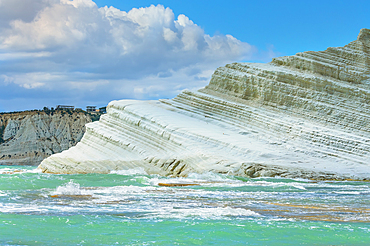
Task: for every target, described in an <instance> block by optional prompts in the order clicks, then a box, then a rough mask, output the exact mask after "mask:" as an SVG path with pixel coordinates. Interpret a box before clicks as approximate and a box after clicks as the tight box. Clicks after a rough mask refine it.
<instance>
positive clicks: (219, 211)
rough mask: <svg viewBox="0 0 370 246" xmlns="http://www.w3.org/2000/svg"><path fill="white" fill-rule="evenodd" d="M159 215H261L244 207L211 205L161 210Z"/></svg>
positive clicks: (200, 216) (186, 216) (220, 216)
mask: <svg viewBox="0 0 370 246" xmlns="http://www.w3.org/2000/svg"><path fill="white" fill-rule="evenodd" d="M158 216H159V217H166V218H174V219H185V218H189V217H195V218H202V219H225V218H226V217H260V216H261V215H260V214H258V213H256V212H253V211H251V210H249V209H244V208H232V207H211V208H191V209H190V208H186V209H170V210H167V211H162V212H160V213H159V215H158Z"/></svg>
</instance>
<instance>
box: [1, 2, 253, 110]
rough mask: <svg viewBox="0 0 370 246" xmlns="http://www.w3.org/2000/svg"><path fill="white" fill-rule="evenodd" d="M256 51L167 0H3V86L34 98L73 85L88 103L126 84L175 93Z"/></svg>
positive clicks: (63, 92)
mask: <svg viewBox="0 0 370 246" xmlns="http://www.w3.org/2000/svg"><path fill="white" fill-rule="evenodd" d="M18 6H26V7H21V8H18ZM254 51H255V49H254V47H252V46H251V45H249V44H248V43H245V42H241V41H239V40H237V39H235V38H234V37H232V36H231V35H226V36H225V35H216V36H209V35H207V34H205V33H204V30H203V29H202V28H200V27H199V26H198V25H196V24H195V23H193V21H191V20H190V19H189V18H188V17H187V16H185V15H179V16H178V17H177V18H176V17H175V15H174V13H173V11H172V10H171V9H170V8H165V7H163V6H162V5H157V6H154V5H152V6H150V7H147V8H138V9H136V8H134V9H132V10H130V11H129V12H125V11H121V10H119V9H117V8H114V7H103V8H98V7H97V5H96V4H95V3H94V2H93V1H91V0H0V75H1V76H0V86H1V87H2V88H0V89H2V91H1V92H0V93H1V94H3V93H7V92H5V91H3V89H4V88H5V89H6V88H7V87H6V86H8V85H9V83H12V84H14V85H17V86H19V87H22V88H27V89H28V90H29V91H32V92H27V93H26V92H25V93H26V94H27V96H29V97H30V98H31V99H32V95H33V94H32V93H34V96H35V97H37V98H38V99H40V96H41V97H42V94H41V90H48V91H49V93H55V97H56V98H58V97H59V96H60V97H65V98H69V96H68V93H72V92H71V91H70V90H71V88H73V90H74V91H73V93H72V94H73V95H74V96H77V97H78V98H77V99H76V102H77V103H78V102H80V103H81V104H83V103H84V102H86V101H87V99H86V98H88V95H90V99H91V100H96V99H97V98H98V97H100V98H104V100H106V103H107V102H108V101H109V100H112V99H120V98H117V97H118V96H119V93H117V92H118V91H119V92H121V95H122V97H121V98H125V97H131V98H141V99H145V98H156V97H162V96H164V97H171V96H174V95H175V94H176V93H178V92H179V91H180V89H184V88H199V87H202V86H204V85H206V83H207V80H205V76H209V74H210V72H209V71H213V70H214V69H215V68H216V67H218V66H221V65H224V64H225V63H227V62H232V61H237V60H241V59H245V58H248V57H250V56H251V55H252V54H253V53H254ZM1 78H3V79H1ZM4 78H6V79H4ZM9 81H11V82H9ZM86 88H89V89H86ZM179 88H180V89H179ZM77 92H79V93H77ZM17 96H18V97H20V96H22V95H21V94H19V93H17ZM8 97H9V98H10V95H9V93H8ZM45 100H47V99H45ZM2 103H3V104H4V101H2ZM66 103H67V102H66ZM6 106H7V105H5V106H4V105H3V108H5V107H6Z"/></svg>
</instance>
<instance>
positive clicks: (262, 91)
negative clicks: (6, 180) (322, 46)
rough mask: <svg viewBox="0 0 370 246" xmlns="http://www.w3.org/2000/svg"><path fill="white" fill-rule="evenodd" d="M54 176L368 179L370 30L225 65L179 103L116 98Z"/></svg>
mask: <svg viewBox="0 0 370 246" xmlns="http://www.w3.org/2000/svg"><path fill="white" fill-rule="evenodd" d="M107 110H108V113H107V114H106V115H103V116H102V117H101V119H100V121H99V122H94V123H90V124H88V125H87V132H86V134H85V135H84V137H83V138H82V140H81V142H80V143H78V144H77V145H76V146H75V147H72V148H70V149H69V150H67V151H64V152H62V153H59V154H55V155H52V156H51V157H49V158H47V159H46V160H44V161H43V162H42V163H41V164H40V166H39V168H40V169H42V171H43V172H49V173H91V172H96V173H108V172H111V171H113V170H120V169H130V168H136V167H142V168H144V169H145V170H146V171H147V172H148V173H149V174H152V173H158V174H161V175H173V176H186V175H188V174H189V173H191V172H198V173H202V172H208V171H212V172H218V173H229V174H231V175H239V176H247V177H258V176H281V177H302V178H312V179H346V178H355V179H370V30H369V29H362V30H361V32H360V34H359V36H358V38H357V40H355V41H353V42H351V43H350V44H348V45H346V46H344V47H337V48H328V49H327V50H325V51H320V52H303V53H298V54H296V55H294V56H290V57H279V58H275V59H273V61H272V62H271V63H268V64H257V63H233V64H229V65H226V66H225V67H221V68H218V69H217V70H216V71H215V73H214V74H213V76H212V79H211V81H210V83H209V85H208V86H206V87H205V88H203V89H201V90H199V91H197V92H190V91H184V92H182V93H181V94H179V95H178V96H177V97H175V98H174V99H171V100H159V101H132V100H121V101H113V102H111V103H110V104H109V105H108V108H107Z"/></svg>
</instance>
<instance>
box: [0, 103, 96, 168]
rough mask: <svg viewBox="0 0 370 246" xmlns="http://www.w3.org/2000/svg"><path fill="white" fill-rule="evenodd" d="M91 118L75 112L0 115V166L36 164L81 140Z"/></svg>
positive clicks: (85, 114) (28, 112) (34, 112)
mask: <svg viewBox="0 0 370 246" xmlns="http://www.w3.org/2000/svg"><path fill="white" fill-rule="evenodd" d="M91 121H92V120H91V115H89V114H87V113H85V112H76V111H60V110H57V111H53V112H44V111H26V112H18V113H3V114H0V165H39V164H40V163H41V161H42V160H43V159H45V158H46V157H48V156H50V155H52V154H55V153H59V152H61V151H63V150H66V149H68V148H70V147H72V146H75V145H76V144H77V142H78V141H80V140H81V138H82V136H83V134H84V133H85V124H86V123H89V122H91Z"/></svg>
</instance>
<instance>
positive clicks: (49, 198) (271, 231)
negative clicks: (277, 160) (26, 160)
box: [0, 166, 370, 245]
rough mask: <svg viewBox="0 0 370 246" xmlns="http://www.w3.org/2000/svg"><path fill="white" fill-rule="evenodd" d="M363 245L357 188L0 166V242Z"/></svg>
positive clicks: (361, 193) (366, 211)
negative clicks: (55, 172)
mask: <svg viewBox="0 0 370 246" xmlns="http://www.w3.org/2000/svg"><path fill="white" fill-rule="evenodd" d="M164 184H193V185H192V186H174V187H172V186H162V185H164ZM369 244H370V183H367V182H355V181H345V182H336V181H327V182H313V181H309V180H299V179H282V178H256V179H247V178H238V177H233V176H226V175H216V174H212V173H208V174H203V175H196V174H194V175H191V176H189V177H188V178H169V177H168V178H167V177H166V178H164V177H159V176H155V175H146V174H145V173H144V172H143V171H142V170H140V169H137V170H127V171H120V172H116V173H111V174H104V175H103V174H86V175H52V174H43V173H39V172H38V171H37V169H35V168H34V167H19V166H18V167H15V166H0V245H369Z"/></svg>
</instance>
